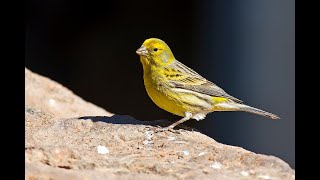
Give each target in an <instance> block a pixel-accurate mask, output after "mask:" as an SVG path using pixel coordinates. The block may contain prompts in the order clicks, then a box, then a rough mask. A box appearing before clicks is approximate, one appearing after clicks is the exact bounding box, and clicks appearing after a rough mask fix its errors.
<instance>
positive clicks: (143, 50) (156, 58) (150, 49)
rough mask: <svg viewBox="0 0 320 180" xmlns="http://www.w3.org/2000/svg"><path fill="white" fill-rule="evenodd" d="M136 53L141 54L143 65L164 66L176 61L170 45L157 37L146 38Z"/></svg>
mask: <svg viewBox="0 0 320 180" xmlns="http://www.w3.org/2000/svg"><path fill="white" fill-rule="evenodd" d="M136 53H137V54H138V55H139V56H140V60H141V62H142V64H143V65H149V66H157V67H159V66H160V67H162V66H167V65H170V64H171V63H172V62H173V61H174V56H173V54H172V52H171V50H170V48H169V46H168V45H167V44H166V43H165V42H164V41H162V40H161V39H157V38H150V39H147V40H145V41H144V42H143V44H142V46H141V47H140V48H139V49H138V50H137V51H136Z"/></svg>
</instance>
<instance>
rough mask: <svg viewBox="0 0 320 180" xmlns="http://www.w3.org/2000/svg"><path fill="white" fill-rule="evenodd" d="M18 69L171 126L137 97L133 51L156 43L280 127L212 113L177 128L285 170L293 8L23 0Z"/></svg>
mask: <svg viewBox="0 0 320 180" xmlns="http://www.w3.org/2000/svg"><path fill="white" fill-rule="evenodd" d="M26 5H27V6H26V16H25V27H26V28H25V35H26V36H25V45H26V47H25V48H26V54H25V64H26V67H27V68H29V69H31V70H32V71H34V72H36V73H39V74H41V75H44V76H47V77H50V78H51V79H53V80H56V81H58V82H60V83H61V84H63V85H64V86H66V87H68V88H69V89H71V90H72V91H73V92H74V93H76V94H77V95H79V96H81V97H82V98H84V99H85V100H87V101H90V102H92V103H95V104H97V105H99V106H101V107H103V108H105V109H106V110H108V111H111V112H113V113H117V114H128V115H131V116H133V117H136V118H137V119H142V120H154V119H170V120H177V119H179V117H177V116H174V115H171V114H170V113H167V112H165V111H163V110H161V109H160V108H158V107H157V106H156V105H154V104H153V102H152V101H151V100H150V98H149V97H148V96H147V94H146V92H145V89H144V86H143V79H142V65H141V64H140V61H139V57H138V55H136V54H135V50H136V49H137V48H139V47H140V46H141V44H142V42H143V41H144V40H145V39H146V38H150V37H158V38H160V39H163V40H164V41H166V42H167V43H168V44H169V46H170V47H171V49H172V50H173V53H174V55H175V57H176V58H177V59H178V60H180V61H181V62H183V63H184V64H186V65H188V66H190V67H192V68H193V69H195V70H196V71H198V72H199V73H200V74H202V75H203V76H204V77H206V78H207V79H209V80H211V81H213V82H215V83H216V84H217V85H219V86H220V87H222V88H224V89H225V90H226V91H227V92H228V93H229V94H231V95H233V96H235V97H237V98H239V99H241V100H244V102H245V103H247V104H249V105H252V106H255V107H258V108H262V109H264V110H267V111H270V112H272V113H276V114H278V115H280V116H281V118H282V119H281V120H280V121H272V120H269V119H266V118H263V117H259V116H255V115H251V114H247V113H241V112H229V113H225V112H223V113H212V114H210V115H208V116H207V118H206V119H205V120H203V121H200V122H195V121H193V120H192V121H189V122H187V123H186V124H188V125H190V126H193V127H196V128H198V129H199V130H201V131H202V132H203V133H205V134H207V135H209V136H211V137H213V138H214V139H216V140H218V141H219V142H222V143H227V144H231V145H237V146H241V147H244V148H245V149H248V150H251V151H254V152H256V153H264V154H270V155H275V156H278V157H280V158H282V159H284V160H285V161H286V162H288V163H289V164H290V165H291V166H292V167H294V166H295V158H294V155H295V150H294V145H295V144H294V139H295V134H294V125H295V115H294V103H295V101H294V92H295V91H294V1H290V0H281V1H277V0H264V1H254V0H252V1H248V0H245V1H241V2H240V1H209V0H208V1H181V2H180V1H165V0H163V1H155V2H153V1H145V0H140V1H101V2H99V3H98V2H93V1H88V2H79V1H70V0H69V1H61V0H60V1H59V0H55V1H53V0H48V1H35V0H31V1H27V3H26Z"/></svg>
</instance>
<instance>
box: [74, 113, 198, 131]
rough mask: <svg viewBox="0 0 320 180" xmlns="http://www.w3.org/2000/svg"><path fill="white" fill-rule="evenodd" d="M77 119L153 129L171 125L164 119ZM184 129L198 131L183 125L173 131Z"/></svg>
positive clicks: (126, 116) (122, 117) (84, 117)
mask: <svg viewBox="0 0 320 180" xmlns="http://www.w3.org/2000/svg"><path fill="white" fill-rule="evenodd" d="M78 119H82V120H91V121H93V122H99V121H100V122H105V123H111V124H131V125H146V126H148V125H149V126H154V127H167V126H169V125H171V124H172V122H170V121H168V120H165V119H160V120H152V121H143V120H138V119H136V118H134V117H131V116H128V115H117V114H115V115H113V116H111V117H108V116H82V117H79V118H78ZM179 128H182V129H185V130H190V131H198V130H196V129H193V128H190V127H188V126H186V125H184V124H180V125H179V126H178V127H177V128H175V129H179Z"/></svg>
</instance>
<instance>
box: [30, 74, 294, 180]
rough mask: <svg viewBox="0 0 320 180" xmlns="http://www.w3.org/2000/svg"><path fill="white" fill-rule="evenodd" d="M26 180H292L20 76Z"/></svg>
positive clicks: (212, 144) (214, 145)
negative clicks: (158, 130)
mask: <svg viewBox="0 0 320 180" xmlns="http://www.w3.org/2000/svg"><path fill="white" fill-rule="evenodd" d="M25 76H26V78H25V85H26V89H25V94H26V99H25V100H26V101H25V103H26V104H25V126H26V127H25V142H26V143H25V170H26V172H25V178H26V179H119V180H120V179H125V180H126V179H151V180H158V179H159V180H160V179H219V180H224V179H225V180H229V179H295V170H293V169H291V168H290V167H289V165H288V164H287V163H285V162H284V161H282V160H281V159H279V158H276V157H274V156H266V155H260V154H255V153H253V152H249V151H247V150H244V149H243V148H240V147H234V146H229V145H224V144H221V143H218V142H216V141H215V140H213V139H212V138H210V137H208V136H206V135H204V134H201V133H200V132H195V131H187V130H180V131H179V132H180V133H172V132H158V133H155V132H154V130H155V129H157V128H158V127H156V125H157V124H161V123H167V122H162V121H161V122H160V121H153V122H145V121H139V120H136V119H134V118H132V117H130V116H119V115H113V114H112V113H109V112H107V111H105V110H103V109H102V108H99V107H97V106H95V105H93V104H91V103H88V102H85V101H84V100H83V99H81V98H79V97H77V96H76V95H74V94H73V93H72V92H71V91H70V90H68V89H66V88H64V87H63V86H61V85H60V84H58V83H56V82H54V81H52V80H50V79H48V78H45V77H42V76H40V75H37V74H34V73H32V72H31V71H29V70H28V69H26V70H25Z"/></svg>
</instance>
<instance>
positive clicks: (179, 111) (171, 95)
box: [136, 38, 280, 130]
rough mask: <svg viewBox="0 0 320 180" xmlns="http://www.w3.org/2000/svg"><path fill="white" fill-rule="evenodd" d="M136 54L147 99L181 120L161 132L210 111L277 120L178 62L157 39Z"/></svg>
mask: <svg viewBox="0 0 320 180" xmlns="http://www.w3.org/2000/svg"><path fill="white" fill-rule="evenodd" d="M136 53H137V54H138V55H140V61H141V63H142V65H143V79H144V85H145V88H146V90H147V93H148V95H149V97H150V98H151V99H152V101H153V102H154V103H155V104H156V105H157V106H159V107H160V108H162V109H164V110H166V111H168V112H170V113H173V114H175V115H178V116H181V117H183V118H182V119H180V120H179V121H177V122H175V123H173V124H171V125H170V126H168V127H167V128H165V129H164V130H173V128H174V127H175V126H177V125H178V124H181V123H183V122H185V121H187V120H189V119H196V120H197V121H199V120H202V119H204V118H205V117H206V115H207V114H208V113H211V112H214V111H245V112H249V113H254V114H258V115H262V116H266V117H269V118H272V119H280V118H279V117H278V116H277V115H275V114H272V113H268V112H265V111H263V110H260V109H257V108H253V107H250V106H247V105H245V104H243V103H242V101H241V100H239V99H237V98H235V97H232V96H230V95H229V94H227V93H226V92H225V91H224V90H223V89H221V88H220V87H218V86H217V85H215V84H214V83H212V82H210V81H208V80H207V79H205V78H203V77H202V76H201V75H199V74H198V73H197V72H195V71H194V70H192V69H191V68H189V67H187V66H185V65H184V64H182V63H181V62H179V61H178V60H177V59H175V57H174V56H173V53H172V52H171V50H170V48H169V46H168V45H167V44H166V43H165V42H164V41H162V40H161V39H157V38H150V39H147V40H145V41H144V43H143V44H142V46H141V47H140V48H139V49H138V50H137V51H136Z"/></svg>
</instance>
